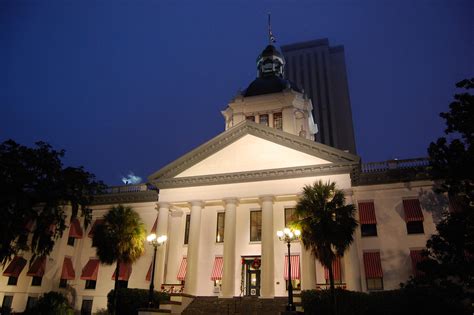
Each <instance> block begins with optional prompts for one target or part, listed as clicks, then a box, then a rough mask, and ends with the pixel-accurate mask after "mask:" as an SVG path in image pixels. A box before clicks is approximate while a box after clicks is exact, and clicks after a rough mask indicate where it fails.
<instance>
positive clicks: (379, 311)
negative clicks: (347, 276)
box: [301, 288, 472, 315]
mask: <svg viewBox="0 0 474 315" xmlns="http://www.w3.org/2000/svg"><path fill="white" fill-rule="evenodd" d="M458 296H460V295H457V293H456V292H454V291H453V290H450V291H448V290H446V289H440V288H402V289H399V290H392V291H380V292H372V293H363V292H353V291H345V290H336V303H337V310H338V314H344V315H421V314H430V315H445V314H450V315H467V314H472V311H469V309H468V307H467V306H466V305H464V304H463V303H462V301H461V300H460V299H459V298H458ZM301 299H302V304H303V308H304V310H305V314H332V304H331V295H330V292H329V290H322V291H315V290H308V291H303V292H302V295H301Z"/></svg>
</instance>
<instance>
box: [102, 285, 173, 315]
mask: <svg viewBox="0 0 474 315" xmlns="http://www.w3.org/2000/svg"><path fill="white" fill-rule="evenodd" d="M149 292H150V291H148V290H146V289H119V290H118V291H117V313H116V315H137V314H138V309H139V308H146V307H148V295H149ZM113 294H114V290H111V291H110V292H109V294H107V309H108V311H109V313H112V310H113V303H114V302H113ZM169 299H170V298H169V295H168V294H166V293H162V292H157V291H154V292H153V300H152V301H153V304H154V307H155V308H158V307H159V305H160V302H161V301H165V300H169Z"/></svg>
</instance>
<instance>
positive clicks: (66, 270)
mask: <svg viewBox="0 0 474 315" xmlns="http://www.w3.org/2000/svg"><path fill="white" fill-rule="evenodd" d="M75 278H76V272H75V271H74V267H73V265H72V260H71V258H70V257H64V262H63V270H62V271H61V279H66V280H74V279H75Z"/></svg>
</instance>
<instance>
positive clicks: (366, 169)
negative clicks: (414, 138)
mask: <svg viewBox="0 0 474 315" xmlns="http://www.w3.org/2000/svg"><path fill="white" fill-rule="evenodd" d="M428 165H429V160H428V159H427V158H418V159H406V160H389V161H383V162H370V163H363V164H362V173H375V172H383V171H388V170H395V169H408V168H419V167H427V166H428Z"/></svg>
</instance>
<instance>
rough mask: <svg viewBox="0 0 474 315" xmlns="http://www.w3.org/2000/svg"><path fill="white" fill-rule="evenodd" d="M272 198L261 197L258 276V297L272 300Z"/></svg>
mask: <svg viewBox="0 0 474 315" xmlns="http://www.w3.org/2000/svg"><path fill="white" fill-rule="evenodd" d="M274 199H275V198H274V196H270V195H267V196H261V197H260V203H261V205H262V265H261V268H260V269H261V270H262V272H261V275H260V280H261V282H260V297H261V298H264V299H265V298H273V297H274V296H275V281H274V280H275V279H274V277H275V257H274V254H273V253H274V250H273V247H274V238H275V235H276V234H275V231H274V228H273V201H274Z"/></svg>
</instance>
